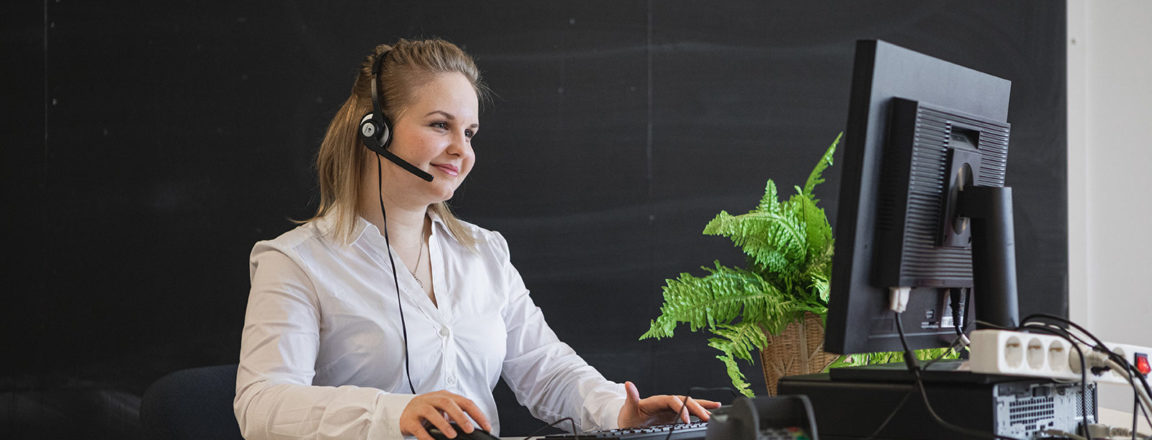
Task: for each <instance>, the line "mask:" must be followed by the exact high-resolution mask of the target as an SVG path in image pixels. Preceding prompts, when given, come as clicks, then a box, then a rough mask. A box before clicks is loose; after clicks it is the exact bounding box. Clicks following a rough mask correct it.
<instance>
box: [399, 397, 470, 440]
mask: <svg viewBox="0 0 1152 440" xmlns="http://www.w3.org/2000/svg"><path fill="white" fill-rule="evenodd" d="M469 417H471V419H469ZM449 420H451V421H454V422H456V426H458V427H459V428H460V430H461V431H464V432H467V433H470V432H472V431H473V430H475V429H476V428H475V427H473V425H472V420H475V421H476V422H477V423H479V424H480V427H481V428H482V429H484V430H485V431H492V425H491V424H489V423H488V419H487V418H486V417H484V413H482V412H480V408H479V407H477V406H476V404H475V403H472V401H471V400H468V398H467V397H464V396H461V395H459V394H453V393H449V392H447V391H443V390H441V391H433V392H431V393H425V394H420V395H417V396H416V397H415V398H413V399H412V400H411V401H409V402H408V406H405V407H404V412H402V413H400V432H401V433H402V434H408V435H414V436H416V438H418V439H420V440H433V439H432V435H430V434H428V430H426V429H424V426H425V425H424V422H428V423H429V424H431V425H432V426H435V427H437V428H439V429H440V432H443V433H444V435H446V436H448V437H449V438H454V437H456V430H454V429H452V427H451V426H450V425H449V424H448V421H449Z"/></svg>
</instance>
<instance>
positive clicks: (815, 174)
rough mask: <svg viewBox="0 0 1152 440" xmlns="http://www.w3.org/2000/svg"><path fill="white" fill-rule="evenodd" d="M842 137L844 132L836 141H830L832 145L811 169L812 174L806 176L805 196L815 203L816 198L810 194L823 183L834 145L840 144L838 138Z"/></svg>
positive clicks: (834, 148)
mask: <svg viewBox="0 0 1152 440" xmlns="http://www.w3.org/2000/svg"><path fill="white" fill-rule="evenodd" d="M842 137H844V132H840V134H838V135H836V140H834V141H832V145H831V146H830V147H828V150H827V151H825V152H824V156H822V157H821V158H820V160H819V161H818V162H816V167H815V168H813V169H812V173H811V174H809V175H808V181H807V182H804V191H803V192H802V193H803V194H804V195H805V196H808V197H809V198H811V199H812V200H813V201H817V199H816V196H815V195H814V194H813V193H812V191H813V190H815V189H816V185H819V184H821V183H824V170H825V169H827V168H828V167H829V166H832V154H833V153H835V152H836V145H838V144H840V138H842Z"/></svg>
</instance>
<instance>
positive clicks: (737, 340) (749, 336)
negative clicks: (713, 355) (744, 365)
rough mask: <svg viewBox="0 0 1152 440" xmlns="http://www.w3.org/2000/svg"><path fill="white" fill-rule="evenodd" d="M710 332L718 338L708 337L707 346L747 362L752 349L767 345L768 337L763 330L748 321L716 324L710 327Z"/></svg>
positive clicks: (759, 348) (750, 359) (760, 348)
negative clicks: (712, 327)
mask: <svg viewBox="0 0 1152 440" xmlns="http://www.w3.org/2000/svg"><path fill="white" fill-rule="evenodd" d="M712 334H714V335H716V336H720V338H711V339H709V340H708V346H709V347H712V348H715V349H717V350H720V351H723V352H724V353H726V354H730V355H732V356H735V357H736V358H737V359H744V360H746V361H749V362H751V361H752V352H753V351H754V350H763V349H764V347H765V346H767V345H768V337H767V336H765V335H764V330H763V329H761V328H760V326H758V325H756V324H754V323H752V322H748V321H745V322H741V323H739V324H735V325H726V324H721V325H717V326H716V328H714V329H712Z"/></svg>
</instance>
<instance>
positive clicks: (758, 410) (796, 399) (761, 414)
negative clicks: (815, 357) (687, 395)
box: [705, 396, 819, 440]
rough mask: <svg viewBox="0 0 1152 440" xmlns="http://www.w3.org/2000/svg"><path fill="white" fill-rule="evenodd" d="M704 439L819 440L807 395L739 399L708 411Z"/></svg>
mask: <svg viewBox="0 0 1152 440" xmlns="http://www.w3.org/2000/svg"><path fill="white" fill-rule="evenodd" d="M705 439H706V440H819V437H818V436H817V434H816V417H815V416H813V414H812V403H811V402H809V401H808V397H807V396H776V397H757V398H753V399H749V398H746V397H741V398H738V399H736V400H735V401H733V402H732V404H731V405H728V406H725V407H721V408H718V409H716V410H715V411H712V416H711V418H710V419H709V421H708V431H707V433H706V434H705Z"/></svg>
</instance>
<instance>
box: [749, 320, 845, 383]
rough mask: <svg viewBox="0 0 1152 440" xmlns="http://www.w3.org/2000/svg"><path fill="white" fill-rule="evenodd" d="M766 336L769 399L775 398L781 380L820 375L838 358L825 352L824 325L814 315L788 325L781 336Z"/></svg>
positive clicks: (762, 360)
mask: <svg viewBox="0 0 1152 440" xmlns="http://www.w3.org/2000/svg"><path fill="white" fill-rule="evenodd" d="M766 336H768V345H767V346H765V347H764V349H763V350H760V367H761V368H762V369H763V370H764V382H765V383H767V384H768V395H769V396H775V395H776V383H777V382H778V381H779V380H780V378H781V377H784V376H791V375H795V374H811V373H819V372H821V371H823V370H824V368H827V367H828V366H829V365H831V364H832V362H833V361H835V360H836V358H837V355H835V354H832V353H825V352H824V324H823V323H822V322H821V319H820V317H819V316H816V315H814V314H812V313H805V314H804V319H802V320H798V321H795V322H793V323H791V324H788V327H786V328H784V331H782V332H780V334H779V335H776V336H773V335H771V334H769V335H766Z"/></svg>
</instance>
